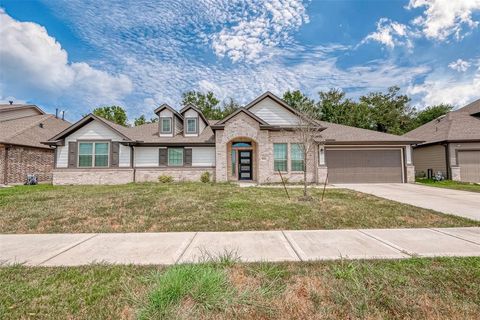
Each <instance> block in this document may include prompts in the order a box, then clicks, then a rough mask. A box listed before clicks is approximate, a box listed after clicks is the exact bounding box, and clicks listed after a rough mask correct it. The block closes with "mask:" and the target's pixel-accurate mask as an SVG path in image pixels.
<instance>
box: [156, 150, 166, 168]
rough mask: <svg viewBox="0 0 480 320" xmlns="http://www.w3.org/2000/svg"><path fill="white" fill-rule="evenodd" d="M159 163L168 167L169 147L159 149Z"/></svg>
mask: <svg viewBox="0 0 480 320" xmlns="http://www.w3.org/2000/svg"><path fill="white" fill-rule="evenodd" d="M158 155H159V156H158V164H159V165H160V166H161V167H166V166H167V164H168V159H167V148H160V149H159V150H158Z"/></svg>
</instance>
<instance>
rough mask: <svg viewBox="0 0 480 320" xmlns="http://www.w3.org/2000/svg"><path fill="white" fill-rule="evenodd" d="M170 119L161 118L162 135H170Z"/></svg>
mask: <svg viewBox="0 0 480 320" xmlns="http://www.w3.org/2000/svg"><path fill="white" fill-rule="evenodd" d="M171 120H172V119H170V118H162V132H164V133H170V132H172V126H171V124H172V122H171Z"/></svg>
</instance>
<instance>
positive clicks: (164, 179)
mask: <svg viewBox="0 0 480 320" xmlns="http://www.w3.org/2000/svg"><path fill="white" fill-rule="evenodd" d="M158 182H160V183H172V182H173V177H172V176H167V175H161V176H160V177H158Z"/></svg>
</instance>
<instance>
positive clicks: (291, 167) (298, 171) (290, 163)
mask: <svg viewBox="0 0 480 320" xmlns="http://www.w3.org/2000/svg"><path fill="white" fill-rule="evenodd" d="M293 144H299V145H302V143H300V142H292V143H289V149H290V150H289V165H290V172H292V173H300V172H301V173H303V172H304V171H305V169H304V170H293V166H292V161H293V159H292V150H293V148H292V145H293ZM300 150H301V152H302V154H303V167H304V168H305V162H306V160H305V158H306V154H304V152H303V148H301V149H300Z"/></svg>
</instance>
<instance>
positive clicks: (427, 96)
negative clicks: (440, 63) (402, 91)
mask: <svg viewBox="0 0 480 320" xmlns="http://www.w3.org/2000/svg"><path fill="white" fill-rule="evenodd" d="M479 92H480V70H476V72H475V73H469V74H464V75H463V76H462V77H461V78H460V79H459V78H458V77H453V76H449V75H446V74H442V73H439V74H437V73H434V74H431V75H429V76H428V77H427V78H426V79H425V81H424V82H423V83H422V84H418V85H414V86H411V87H410V88H409V90H408V93H409V94H412V95H419V96H420V97H421V100H422V102H423V104H424V105H434V104H440V103H449V104H452V105H457V106H463V105H465V104H467V103H469V102H472V101H473V100H476V99H478V96H479Z"/></svg>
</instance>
